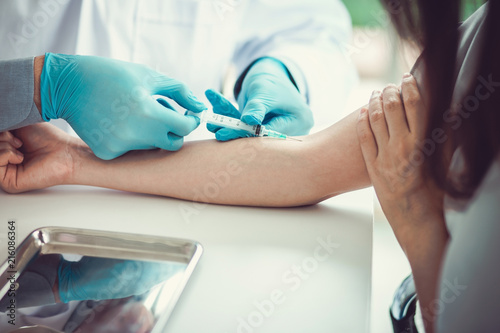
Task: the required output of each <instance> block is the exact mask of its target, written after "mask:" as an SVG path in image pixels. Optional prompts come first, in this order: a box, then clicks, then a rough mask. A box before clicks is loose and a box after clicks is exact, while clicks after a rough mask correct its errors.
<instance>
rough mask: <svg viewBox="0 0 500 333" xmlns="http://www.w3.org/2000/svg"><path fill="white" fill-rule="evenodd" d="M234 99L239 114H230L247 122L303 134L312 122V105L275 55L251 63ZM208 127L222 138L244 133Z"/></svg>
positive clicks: (221, 111)
mask: <svg viewBox="0 0 500 333" xmlns="http://www.w3.org/2000/svg"><path fill="white" fill-rule="evenodd" d="M207 97H208V96H207ZM211 102H212V101H211ZM237 102H238V106H239V109H240V111H241V114H234V115H233V117H234V118H240V119H241V120H242V121H243V122H245V123H247V124H249V125H258V124H262V125H265V126H266V128H268V129H271V130H274V131H277V132H280V133H284V134H287V135H305V134H308V133H309V131H310V130H311V128H312V126H313V124H314V120H313V114H312V112H311V109H310V108H309V106H308V105H307V103H306V101H305V100H304V98H303V97H302V95H301V94H300V92H299V91H298V90H297V88H296V87H295V85H294V84H293V82H292V81H291V79H290V76H289V74H288V70H287V69H286V67H285V65H283V63H281V62H280V61H279V60H277V59H274V58H269V57H266V58H262V59H260V60H258V61H257V62H256V63H254V64H253V65H252V67H251V68H250V69H249V70H248V72H247V74H246V75H245V78H244V79H243V83H242V86H241V91H240V93H239V95H238V97H237ZM212 104H213V103H212ZM213 107H214V112H215V113H219V114H224V112H226V111H227V110H225V109H223V108H220V107H219V104H217V103H216V104H215V105H213ZM226 115H227V114H226ZM209 129H210V130H211V131H212V132H214V133H216V137H217V140H221V141H227V140H231V139H236V138H239V137H244V136H245V135H243V134H244V133H246V132H244V131H235V130H230V129H222V128H220V127H210V128H209ZM221 131H222V132H221ZM219 132H221V133H219ZM217 133H219V134H217Z"/></svg>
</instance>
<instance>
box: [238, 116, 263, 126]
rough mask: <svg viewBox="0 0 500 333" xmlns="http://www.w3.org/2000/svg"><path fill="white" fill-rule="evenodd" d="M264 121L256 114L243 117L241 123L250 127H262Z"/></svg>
mask: <svg viewBox="0 0 500 333" xmlns="http://www.w3.org/2000/svg"><path fill="white" fill-rule="evenodd" d="M262 120H263V118H262V119H261V118H260V117H256V116H255V115H254V114H245V115H243V116H241V121H243V122H244V123H246V124H248V125H260V124H262Z"/></svg>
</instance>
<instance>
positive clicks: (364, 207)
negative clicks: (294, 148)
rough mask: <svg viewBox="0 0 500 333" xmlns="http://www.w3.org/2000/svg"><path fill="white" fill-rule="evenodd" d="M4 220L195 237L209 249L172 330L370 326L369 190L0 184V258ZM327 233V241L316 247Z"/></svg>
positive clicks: (24, 226)
mask: <svg viewBox="0 0 500 333" xmlns="http://www.w3.org/2000/svg"><path fill="white" fill-rule="evenodd" d="M183 212H184V213H183ZM185 212H191V213H193V214H191V215H190V217H189V218H186V216H187V214H186V213H185ZM9 219H14V220H15V221H16V226H17V241H18V242H20V241H21V240H22V239H24V238H25V237H26V236H27V235H28V234H29V233H30V232H31V231H32V230H33V229H36V228H38V227H42V226H66V227H80V228H87V229H98V230H111V231H121V232H129V233H138V234H149V235H164V236H169V237H180V238H188V239H193V240H197V241H199V242H200V243H201V244H202V245H203V247H204V250H205V251H204V254H203V256H202V258H201V261H200V263H199V265H198V267H197V268H196V270H195V272H194V274H193V275H192V277H191V280H190V281H189V282H188V285H187V286H186V289H185V290H184V293H183V294H182V295H181V298H180V300H179V302H178V304H177V306H176V308H175V309H174V312H173V313H172V316H171V318H170V322H169V324H168V326H167V327H168V331H170V332H182V333H189V332H204V333H209V332H217V333H230V332H238V333H252V332H259V333H265V332H273V333H278V332H287V333H290V332H301V333H303V332H314V333H320V332H342V333H347V332H355V333H360V332H368V330H369V321H370V294H371V262H372V230H373V225H372V191H371V190H362V191H357V192H354V193H350V194H346V195H342V196H339V197H336V198H332V199H329V200H327V201H325V202H323V203H321V204H319V205H315V206H309V207H301V208H290V209H266V208H248V207H229V206H218V205H201V204H195V203H191V202H187V201H181V200H175V199H170V198H163V197H156V196H150V195H141V194H133V193H126V192H120V191H113V190H106V189H99V188H94V187H83V186H57V187H53V188H50V189H47V190H43V191H36V192H31V193H25V194H21V195H7V194H5V193H3V192H1V191H0V237H1V238H0V241H1V243H0V260H1V261H3V260H5V258H6V256H7V254H6V251H7V250H6V243H5V240H6V233H7V226H8V225H7V222H8V220H9ZM328 238H330V243H332V245H331V246H330V247H328V246H324V245H323V247H322V245H321V244H322V242H323V243H326V242H328ZM294 265H295V268H294ZM299 270H300V271H299Z"/></svg>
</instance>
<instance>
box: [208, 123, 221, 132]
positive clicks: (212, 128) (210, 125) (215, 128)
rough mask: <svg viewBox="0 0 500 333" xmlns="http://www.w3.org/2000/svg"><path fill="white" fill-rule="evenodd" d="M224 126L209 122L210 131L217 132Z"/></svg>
mask: <svg viewBox="0 0 500 333" xmlns="http://www.w3.org/2000/svg"><path fill="white" fill-rule="evenodd" d="M221 128H222V127H220V126H217V125H212V124H207V130H209V131H210V132H212V133H215V132H217V131H218V130H220V129H221Z"/></svg>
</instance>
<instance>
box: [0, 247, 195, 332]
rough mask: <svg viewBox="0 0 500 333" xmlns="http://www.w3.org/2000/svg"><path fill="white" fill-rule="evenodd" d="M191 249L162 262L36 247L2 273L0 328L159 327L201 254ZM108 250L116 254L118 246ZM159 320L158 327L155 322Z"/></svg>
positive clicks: (104, 329)
mask: <svg viewBox="0 0 500 333" xmlns="http://www.w3.org/2000/svg"><path fill="white" fill-rule="evenodd" d="M134 241H135V240H134ZM27 242H29V240H27ZM150 243H151V242H149V243H148V242H146V243H145V244H146V245H145V246H148V244H150ZM173 244H174V245H175V242H174V243H172V239H169V242H168V246H169V247H170V248H172V249H175V250H176V251H180V252H182V251H184V250H185V248H186V243H185V241H184V243H180V245H181V246H179V247H176V246H174V245H173ZM25 245H26V244H25ZM155 245H156V246H157V245H158V244H155ZM101 246H102V244H101ZM102 247H103V246H102ZM139 247H140V246H138V248H139ZM69 248H71V247H69ZM74 248H78V247H74ZM83 248H85V246H84V247H83ZM66 249H68V247H66ZM179 249H181V250H179ZM193 249H195V250H194V251H192V253H191V254H188V253H186V260H163V261H160V260H158V258H155V260H136V259H124V258H123V256H121V255H117V256H118V257H119V258H116V256H113V255H111V256H110V257H109V258H107V257H95V256H89V255H82V253H84V252H85V251H84V250H81V249H80V250H78V251H75V252H76V253H69V252H65V253H63V254H60V253H50V252H55V251H53V250H52V251H45V252H49V253H47V254H40V252H43V251H39V252H36V254H35V255H33V257H32V258H31V259H30V260H28V263H27V265H25V267H24V269H22V270H21V271H20V272H17V273H14V274H11V275H6V274H7V273H8V272H9V271H8V270H6V271H4V272H3V273H2V274H3V276H7V277H9V276H10V277H11V279H10V280H9V281H8V282H7V284H6V285H4V286H3V289H2V290H7V292H6V293H5V295H4V296H3V298H2V299H1V300H0V331H1V332H96V333H99V332H152V331H155V332H156V331H163V326H164V325H165V323H166V317H168V315H169V314H170V312H171V310H172V308H173V306H174V304H175V302H176V301H177V298H178V297H179V294H180V292H181V291H182V289H183V287H184V285H185V283H186V281H187V278H188V277H189V275H190V274H191V271H192V269H193V266H194V264H196V261H197V260H198V258H199V255H200V254H201V248H199V244H196V246H195V247H194V248H193ZM197 249H200V250H199V251H196V250H197ZM108 250H109V253H110V254H116V253H119V251H118V250H119V249H116V248H115V249H114V250H115V251H113V249H108ZM127 250H128V251H130V247H129V248H127ZM21 252H22V251H21ZM27 252H29V251H27ZM27 252H26V253H27ZM173 252H175V251H173ZM180 252H178V253H180ZM26 253H25V254H26ZM178 253H177V256H178ZM194 253H196V259H195V260H194V263H193V260H191V259H192V255H193V254H194ZM141 256H142V257H146V258H147V257H148V256H147V254H146V255H145V254H144V253H141ZM21 257H22V256H21ZM152 257H155V256H152ZM22 260H23V258H18V261H20V262H22ZM25 260H26V259H25ZM13 314H14V315H13ZM161 319H164V320H161ZM159 321H162V323H161V325H162V327H159V326H158V325H157V324H158V322H159ZM41 325H43V326H44V327H45V328H42V326H41ZM29 326H34V327H32V328H31V329H30V328H28V327H29Z"/></svg>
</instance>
